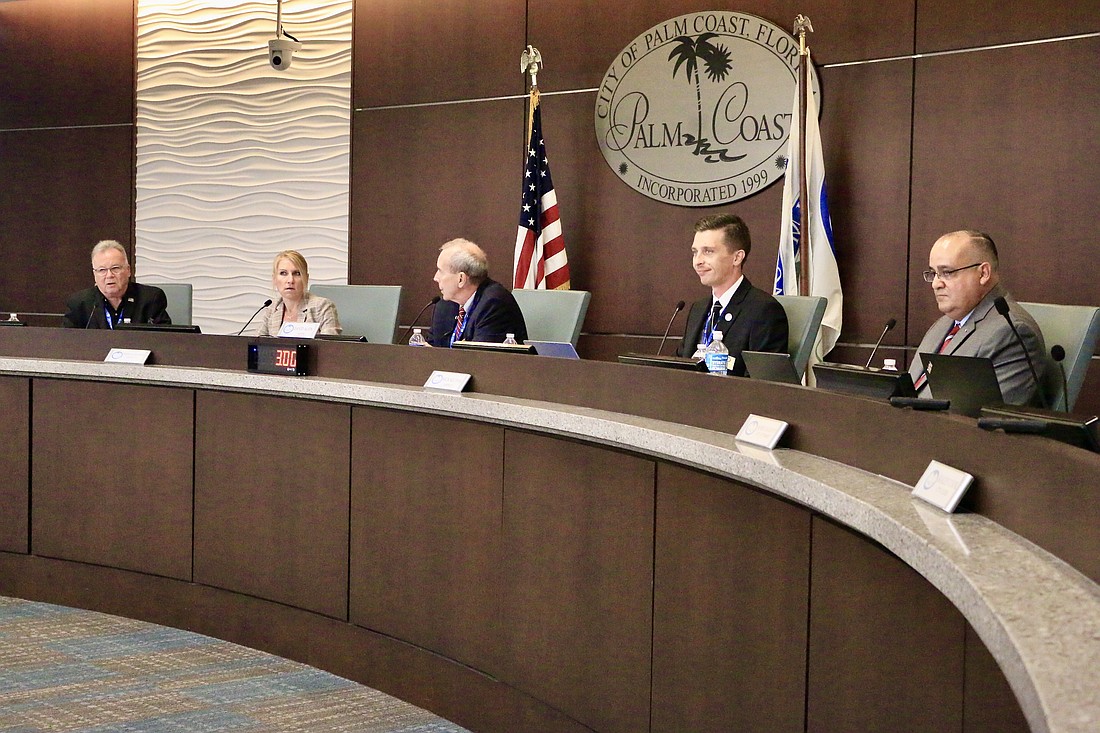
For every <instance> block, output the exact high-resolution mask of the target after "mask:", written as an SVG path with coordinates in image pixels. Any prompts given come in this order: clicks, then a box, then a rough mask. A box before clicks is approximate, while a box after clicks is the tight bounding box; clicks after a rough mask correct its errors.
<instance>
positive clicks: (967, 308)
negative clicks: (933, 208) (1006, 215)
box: [909, 230, 1047, 405]
mask: <svg viewBox="0 0 1100 733" xmlns="http://www.w3.org/2000/svg"><path fill="white" fill-rule="evenodd" d="M924 279H925V281H926V282H929V283H932V293H933V294H934V295H935V296H936V305H937V306H938V307H939V309H940V312H941V313H943V317H942V318H940V319H939V320H938V321H936V322H935V323H934V324H932V327H931V328H930V329H928V333H926V334H925V335H924V338H923V339H922V340H921V343H920V346H919V347H918V348H917V355H916V356H915V357H914V358H913V362H912V364H910V366H909V373H910V374H911V375H912V377H913V383H914V385H915V386H916V388H917V395H918V396H919V397H928V396H930V395H929V393H928V385H927V384H926V381H927V380H926V378H925V375H924V364H923V363H922V362H921V358H920V354H922V353H926V354H935V353H943V354H954V355H956V356H978V357H986V358H989V359H992V361H993V367H994V369H995V370H996V372H997V381H998V382H999V383H1000V386H1001V394H1002V396H1003V397H1004V401H1005V403H1006V404H1010V405H1024V404H1039V402H1040V398H1039V391H1038V388H1037V386H1036V384H1035V378H1034V377H1033V376H1032V375H1031V370H1030V369H1029V368H1028V365H1027V359H1026V358H1025V357H1024V351H1023V349H1021V348H1020V344H1019V342H1018V341H1017V340H1016V337H1015V336H1014V335H1013V333H1012V328H1011V327H1010V326H1009V325H1008V322H1007V321H1006V320H1005V318H1004V316H1002V315H1001V314H1000V313H998V312H997V310H996V308H995V307H994V301H995V300H996V299H997V298H1000V297H1003V298H1004V299H1005V301H1006V302H1007V303H1008V307H1009V317H1010V318H1011V319H1012V323H1013V324H1014V325H1015V326H1016V330H1018V331H1019V332H1020V336H1021V337H1022V338H1023V342H1024V344H1025V346H1026V347H1027V352H1028V354H1030V355H1031V361H1032V363H1033V364H1034V365H1035V369H1036V371H1038V372H1039V378H1040V379H1042V376H1043V371H1044V370H1045V368H1046V364H1047V359H1046V345H1045V344H1044V343H1043V334H1042V332H1041V331H1040V330H1039V326H1038V325H1037V324H1036V323H1035V319H1033V318H1032V317H1031V315H1030V314H1029V313H1028V312H1027V311H1026V310H1024V309H1023V308H1022V307H1020V305H1019V304H1018V303H1017V302H1016V301H1015V300H1013V299H1012V296H1011V295H1009V294H1008V291H1007V290H1005V289H1004V287H1003V286H1002V285H1001V280H1000V275H999V274H998V272H997V246H996V245H995V244H994V243H993V240H992V239H991V238H990V237H989V235H988V234H983V233H982V232H976V231H971V230H963V231H958V232H951V233H950V234H945V235H943V236H942V237H940V238H939V239H938V240H936V243H935V244H934V245H932V251H931V252H929V254H928V269H927V270H925V271H924Z"/></svg>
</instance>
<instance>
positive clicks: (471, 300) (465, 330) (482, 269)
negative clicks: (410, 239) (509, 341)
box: [428, 239, 527, 348]
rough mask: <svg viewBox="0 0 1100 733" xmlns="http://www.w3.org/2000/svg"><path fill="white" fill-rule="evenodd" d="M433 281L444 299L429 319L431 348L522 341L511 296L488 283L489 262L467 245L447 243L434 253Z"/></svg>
mask: <svg viewBox="0 0 1100 733" xmlns="http://www.w3.org/2000/svg"><path fill="white" fill-rule="evenodd" d="M432 279H433V280H435V282H436V284H437V285H438V286H439V294H440V296H441V297H442V298H443V300H442V302H440V303H439V304H438V305H437V306H436V307H435V314H434V315H433V316H432V332H431V337H430V338H429V339H428V342H429V343H430V344H431V345H432V346H441V347H443V348H449V347H450V346H451V344H453V343H454V342H455V341H482V342H485V341H488V342H494V343H501V342H503V341H504V339H505V338H507V337H508V334H512V335H513V336H514V337H515V339H516V341H517V342H519V343H523V342H525V341H526V340H527V325H526V324H525V323H524V322H523V313H522V312H521V311H520V309H519V304H518V303H516V299H515V298H514V297H512V293H511V291H509V290H508V288H506V287H504V286H503V285H501V284H500V283H498V282H497V281H496V280H493V279H491V278H490V277H489V258H488V257H487V256H486V255H485V251H484V250H483V249H481V247H478V246H477V245H476V244H474V243H473V242H471V241H469V240H468V239H452V240H451V241H449V242H447V243H446V244H444V245H443V246H442V247H440V248H439V258H438V259H437V260H436V263H435V277H434V278H432Z"/></svg>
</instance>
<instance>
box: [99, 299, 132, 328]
mask: <svg viewBox="0 0 1100 733" xmlns="http://www.w3.org/2000/svg"><path fill="white" fill-rule="evenodd" d="M124 303H125V301H123V302H122V303H119V304H118V315H117V316H115V317H114V318H112V317H111V304H110V303H108V302H107V299H106V298H104V300H103V320H105V321H107V328H109V329H111V330H112V331H114V330H115V324H116V323H122V312H123V311H124V310H126V306H125V305H124Z"/></svg>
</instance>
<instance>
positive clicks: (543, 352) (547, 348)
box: [527, 341, 581, 359]
mask: <svg viewBox="0 0 1100 733" xmlns="http://www.w3.org/2000/svg"><path fill="white" fill-rule="evenodd" d="M527 343H529V344H530V345H531V346H534V347H535V353H536V354H538V355H539V356H556V357H558V358H561V359H579V358H581V357H580V355H579V354H578V353H577V350H576V349H574V348H573V344H571V343H569V342H568V341H528V342H527Z"/></svg>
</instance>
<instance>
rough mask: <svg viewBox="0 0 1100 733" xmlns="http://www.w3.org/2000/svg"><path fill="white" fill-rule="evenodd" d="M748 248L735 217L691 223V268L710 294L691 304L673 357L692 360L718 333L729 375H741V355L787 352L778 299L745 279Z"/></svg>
mask: <svg viewBox="0 0 1100 733" xmlns="http://www.w3.org/2000/svg"><path fill="white" fill-rule="evenodd" d="M751 249H752V240H751V238H750V236H749V228H748V226H746V225H745V222H744V221H743V220H742V219H741V217H739V216H737V215H736V214H715V215H712V216H705V217H703V218H702V219H700V220H699V221H697V222H695V238H694V239H693V240H692V243H691V264H692V267H694V268H695V274H696V275H698V276H699V282H700V283H702V284H703V285H705V286H707V287H708V288H710V291H711V294H710V295H709V296H707V297H706V298H703V299H701V300H698V301H696V302H695V303H693V304H692V306H691V310H690V311H689V312H688V319H687V327H686V330H685V331H684V339H683V341H682V342H681V343H680V348H679V349H677V351H676V355H677V356H692V355H694V354H695V352H696V351H697V349H698V347H699V346H700V345H702V346H704V347H705V346H707V345H709V344H710V342H711V341H712V340H713V339H714V332H715V330H718V331H721V332H722V342H723V343H724V344H725V345H726V348H727V349H729V352H730V369H729V373H730V374H734V375H737V376H739V377H743V376H745V364H744V362H743V361H742V360H741V352H742V351H772V352H775V353H786V351H787V313H786V311H784V310H783V306H781V305H780V304H779V301H778V300H776V299H775V298H773V297H772V296H771V295H768V294H767V293H765V292H764V291H763V290H761V289H760V288H757V287H755V286H753V284H752V283H750V282H749V279H748V278H747V277H745V275H744V273H743V268H744V265H745V259H746V258H747V257H748V256H749V250H751Z"/></svg>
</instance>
